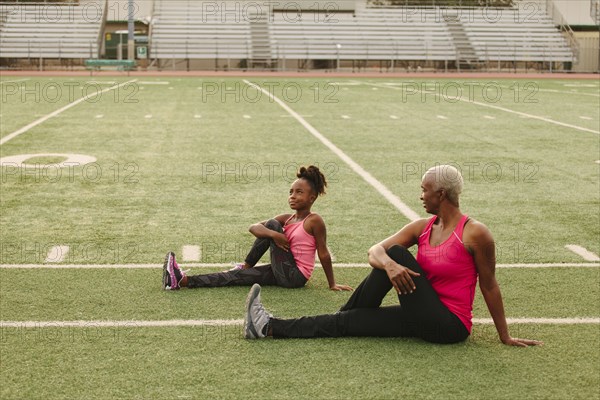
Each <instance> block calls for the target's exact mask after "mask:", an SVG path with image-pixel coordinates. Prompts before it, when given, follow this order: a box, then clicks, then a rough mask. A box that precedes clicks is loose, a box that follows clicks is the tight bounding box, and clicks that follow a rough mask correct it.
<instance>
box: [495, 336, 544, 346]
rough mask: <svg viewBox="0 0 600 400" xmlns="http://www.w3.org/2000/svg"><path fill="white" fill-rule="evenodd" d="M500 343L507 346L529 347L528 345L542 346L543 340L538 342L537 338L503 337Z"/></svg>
mask: <svg viewBox="0 0 600 400" xmlns="http://www.w3.org/2000/svg"><path fill="white" fill-rule="evenodd" d="M502 343H504V344H505V345H507V346H517V347H529V346H543V345H544V342H540V341H539V340H531V339H519V338H512V337H509V338H508V339H503V340H502Z"/></svg>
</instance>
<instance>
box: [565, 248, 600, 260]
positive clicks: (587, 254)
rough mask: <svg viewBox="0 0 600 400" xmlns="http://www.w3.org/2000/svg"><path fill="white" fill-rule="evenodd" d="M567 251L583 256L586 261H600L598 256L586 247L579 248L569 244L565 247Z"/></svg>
mask: <svg viewBox="0 0 600 400" xmlns="http://www.w3.org/2000/svg"><path fill="white" fill-rule="evenodd" d="M565 248H566V249H567V250H571V251H572V252H573V253H575V254H577V255H578V256H581V257H582V258H583V259H584V260H585V261H600V257H598V254H596V253H592V252H591V251H589V250H588V249H586V248H585V247H581V246H578V245H576V244H568V245H566V246H565Z"/></svg>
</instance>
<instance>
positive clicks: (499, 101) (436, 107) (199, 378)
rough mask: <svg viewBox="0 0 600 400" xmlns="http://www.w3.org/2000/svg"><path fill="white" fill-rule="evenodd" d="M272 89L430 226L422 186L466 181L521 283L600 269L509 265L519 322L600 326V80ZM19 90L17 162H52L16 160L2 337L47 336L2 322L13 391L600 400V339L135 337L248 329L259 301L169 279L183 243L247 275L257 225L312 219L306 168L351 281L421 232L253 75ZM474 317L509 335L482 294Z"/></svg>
mask: <svg viewBox="0 0 600 400" xmlns="http://www.w3.org/2000/svg"><path fill="white" fill-rule="evenodd" d="M249 81H251V82H252V83H254V84H258V85H260V86H261V87H262V88H264V89H266V90H267V91H268V92H270V93H272V94H273V95H275V96H276V97H277V98H278V99H281V100H283V101H284V102H285V103H286V104H287V105H288V106H289V107H290V108H291V109H292V110H293V111H294V112H295V113H297V114H298V115H300V116H301V118H303V120H304V121H306V122H307V123H308V124H310V125H311V126H312V127H313V128H314V129H315V130H316V131H318V132H319V133H320V134H322V135H323V136H324V137H326V138H327V139H328V140H329V141H331V143H332V144H333V145H335V146H336V147H337V148H338V149H339V150H341V151H342V152H343V153H344V154H345V155H346V156H348V157H349V158H351V159H352V160H353V162H355V163H356V164H357V165H359V166H360V167H362V168H363V169H364V170H365V171H367V172H368V173H369V174H370V175H371V176H372V177H373V178H375V179H376V180H378V181H379V182H381V183H382V184H383V185H385V186H386V187H387V188H388V189H389V190H390V191H391V192H392V193H393V195H395V196H397V197H398V198H399V199H401V201H403V202H404V203H405V204H406V205H407V206H408V208H410V209H411V210H412V211H413V212H416V213H417V214H418V215H420V216H422V217H425V216H426V215H425V213H424V211H423V210H422V207H421V205H420V201H419V194H420V188H419V185H420V178H421V175H422V174H423V173H424V172H425V171H426V170H427V169H428V168H429V167H431V166H433V165H435V164H447V163H451V164H453V165H455V166H457V167H459V168H460V169H461V170H462V172H463V175H464V178H465V189H464V192H463V195H462V196H461V209H462V211H463V212H466V213H468V214H469V215H471V216H472V217H474V218H476V219H478V220H480V221H482V222H484V223H485V224H487V225H488V227H489V228H490V229H491V231H492V233H493V234H494V238H495V240H496V245H497V260H498V263H499V264H501V266H506V264H526V265H527V266H532V265H538V264H549V263H551V264H569V265H571V264H580V263H583V264H585V266H553V267H549V268H535V269H534V268H521V267H519V268H500V269H499V270H498V273H497V274H498V279H499V281H500V285H501V288H502V290H503V294H504V300H505V306H506V311H507V316H508V317H511V318H538V319H544V318H557V319H567V318H569V319H572V318H592V319H598V318H599V317H600V269H599V268H598V263H597V262H591V261H588V260H585V259H584V258H582V256H580V255H578V254H576V253H574V252H572V251H570V250H568V249H566V248H565V246H566V245H570V244H571V245H578V246H581V247H583V248H585V249H587V250H588V251H590V252H592V253H594V254H596V255H597V254H599V253H600V240H599V239H600V228H599V226H600V214H599V204H600V203H599V191H600V180H599V172H600V171H599V168H600V165H599V163H598V160H600V142H599V134H600V133H599V132H598V131H599V123H600V122H599V120H600V115H599V112H598V108H599V106H600V89H599V85H598V82H597V81H593V80H590V81H584V80H543V81H542V80H540V81H535V80H527V79H519V80H517V79H514V80H492V79H489V80H479V81H477V80H472V79H464V80H438V81H430V80H422V79H403V80H400V79H391V78H385V77H384V78H381V79H371V80H369V79H338V78H330V79H315V78H306V79H288V80H286V79H265V78H260V79H259V78H250V79H249ZM0 82H1V83H0V95H1V99H0V100H1V103H0V104H1V110H0V121H1V123H0V140H2V143H3V144H2V145H0V157H1V158H2V159H3V160H5V159H6V158H7V157H11V156H17V155H23V154H31V155H37V156H36V157H35V158H33V157H32V158H30V159H28V160H27V164H28V165H29V166H28V168H21V165H20V164H18V165H17V164H15V163H14V162H12V163H11V162H10V159H9V162H8V163H4V164H2V166H1V167H0V168H1V173H2V174H1V176H0V179H1V186H0V188H1V191H0V202H1V206H0V210H1V214H0V226H1V231H0V240H1V248H0V264H2V265H3V268H1V269H0V294H1V295H0V321H3V322H19V321H23V322H25V321H35V322H39V324H38V325H36V326H34V327H33V328H25V327H23V326H19V325H18V324H17V325H11V326H6V325H2V326H1V330H0V369H1V371H0V381H1V382H2V385H1V386H0V398H2V399H5V398H6V399H13V398H14V399H17V398H52V399H55V398H57V399H58V398H65V399H67V398H68V399H71V398H82V399H83V398H97V399H106V398H110V399H112V398H140V399H142V398H143V399H147V398H173V399H178V398H183V399H185V398H257V399H258V398H261V399H262V398H293V399H309V398H323V399H337V398H339V399H342V398H344V399H345V398H356V399H363V398H374V399H392V398H393V399H396V398H400V397H408V396H410V397H413V398H435V399H439V398H452V399H454V398H470V399H479V398H489V399H514V398H536V399H564V398H581V399H584V398H585V399H590V398H596V399H598V398H600V389H599V387H600V378H599V376H600V367H599V365H600V350H599V349H600V343H599V342H600V325H599V324H598V323H597V322H596V323H591V324H557V323H545V322H544V323H542V322H540V323H521V324H515V325H513V326H512V332H513V334H514V335H515V336H523V337H529V338H535V339H539V340H543V341H544V342H545V343H546V344H545V346H543V347H539V348H529V349H517V348H508V347H505V346H503V345H502V344H501V343H500V342H499V341H498V340H497V337H496V335H495V331H494V327H493V325H488V324H476V325H475V326H474V332H473V335H472V337H471V338H469V340H467V342H465V343H463V344H460V345H453V346H438V345H431V344H426V343H424V342H422V341H418V340H401V339H398V340H390V339H376V338H372V339H364V338H363V339H357V338H345V339H338V340H332V339H327V340H306V341H302V340H288V341H277V340H264V341H260V342H248V341H246V340H244V339H242V337H241V333H240V330H241V327H240V326H238V325H233V326H231V325H226V323H225V322H223V323H222V324H218V323H217V326H196V327H183V326H175V327H142V326H141V325H140V324H136V323H135V322H127V321H166V320H239V319H241V318H242V317H243V306H244V300H245V296H246V293H247V288H225V289H207V290H195V291H193V290H187V291H186V290H182V291H180V292H176V293H170V292H164V291H161V290H160V269H158V267H160V265H161V264H162V259H163V258H164V254H165V253H166V252H167V251H168V250H173V251H175V252H176V253H177V254H178V255H180V253H181V249H182V246H197V249H199V258H198V259H196V260H192V261H191V264H190V265H192V266H193V267H194V268H193V270H192V272H193V273H200V272H206V271H215V270H218V269H219V268H217V267H211V269H207V268H205V265H204V264H223V265H225V264H229V263H231V262H234V261H241V260H242V259H243V258H244V257H245V252H246V251H247V250H248V248H249V246H250V244H251V243H252V236H251V235H250V234H249V233H248V232H247V228H248V226H249V225H250V224H252V223H254V222H256V221H260V220H264V219H267V218H269V217H271V216H273V215H276V214H280V213H284V212H287V211H288V208H287V192H288V189H289V185H290V184H291V182H292V180H293V177H294V172H295V169H296V168H297V167H298V166H300V165H304V164H310V163H318V165H319V166H320V167H321V168H322V169H323V171H324V172H325V174H326V176H327V177H328V179H329V187H328V194H327V195H326V196H325V197H323V198H321V199H319V200H318V201H317V203H316V204H315V206H314V208H313V210H314V211H316V212H318V213H319V214H321V215H322V216H323V218H324V219H325V221H326V223H327V227H328V242H329V243H328V244H329V247H330V249H331V251H332V253H333V254H334V257H335V262H334V266H335V265H338V268H336V269H335V273H336V277H337V281H338V282H339V283H345V284H350V285H353V286H356V285H358V284H359V283H360V281H361V280H362V278H363V277H364V276H365V274H366V273H367V271H368V269H367V268H366V267H358V268H343V267H342V265H343V264H349V263H350V264H364V263H366V251H367V249H368V248H369V247H370V246H371V245H372V244H374V243H376V242H378V241H380V240H382V239H383V238H385V237H387V236H389V235H391V234H393V233H394V232H395V231H397V230H398V229H399V228H401V227H402V226H403V225H404V224H406V223H407V222H408V221H409V219H408V217H407V216H405V215H403V214H402V213H401V212H400V211H399V210H398V209H397V208H395V207H394V206H393V205H392V204H391V203H390V202H389V201H388V200H387V199H386V198H384V197H383V196H382V195H381V194H380V193H379V192H378V191H377V190H376V189H375V188H374V187H373V186H372V185H371V184H370V183H368V182H367V181H366V180H364V179H363V178H362V177H361V176H360V175H359V174H357V173H356V172H355V171H354V170H352V168H351V167H350V166H349V165H348V164H347V163H345V162H344V161H343V160H342V159H341V158H340V157H338V155H336V154H334V152H332V151H331V149H330V148H328V147H327V146H325V145H324V144H323V143H322V142H321V141H319V140H318V139H317V138H316V137H315V136H313V135H312V134H311V133H310V132H309V131H308V130H307V129H306V127H305V126H303V125H302V124H301V123H300V122H299V121H298V120H297V119H295V118H294V117H292V115H291V114H290V113H289V112H288V111H286V110H284V109H283V108H282V107H281V106H280V105H279V104H278V103H276V102H275V101H273V100H272V99H271V98H269V97H268V96H266V95H265V94H264V93H261V92H259V91H257V90H256V89H255V88H254V87H253V86H250V85H249V84H248V83H246V82H244V80H242V79H234V78H223V79H221V78H203V79H201V78H196V79H194V78H173V77H164V78H125V77H123V78H94V79H93V80H92V79H91V78H81V77H73V78H61V79H51V78H17V77H6V76H4V77H2V79H0ZM127 82H129V83H127ZM120 84H122V85H121V86H117V85H120ZM111 88H112V90H111ZM104 90H106V91H104ZM100 91H104V92H102V93H101V94H96V95H94V93H99V92H100ZM85 95H90V97H89V98H87V99H85V100H83V101H81V102H80V103H78V104H76V105H74V106H72V107H70V108H68V109H65V110H64V111H62V112H60V113H57V115H55V116H53V117H51V118H48V119H47V120H44V121H43V122H40V123H39V124H37V125H35V126H33V127H31V128H30V129H28V130H25V131H24V132H23V133H21V134H18V135H14V133H15V132H17V133H18V132H19V130H22V128H24V127H27V126H28V125H29V124H31V123H33V122H34V121H36V120H39V119H40V118H45V117H47V116H49V115H50V114H51V113H53V112H55V111H57V110H60V109H61V108H63V107H65V106H68V105H69V104H71V103H73V102H74V101H77V100H78V99H82V98H83V96H85ZM55 154H79V155H86V156H92V157H94V158H95V159H96V161H95V162H94V163H91V164H85V165H81V164H77V163H74V164H69V165H67V166H64V167H62V168H60V167H57V166H56V164H55V163H59V162H63V161H65V160H66V157H64V156H56V155H55ZM67 161H68V160H67ZM59 245H60V246H68V249H69V250H68V252H66V251H64V250H63V254H59V256H61V257H60V258H61V260H60V262H56V261H58V259H57V257H54V258H52V257H49V252H50V249H52V248H53V247H54V246H59ZM63 249H64V247H63ZM55 256H56V254H55ZM25 264H28V265H29V266H30V267H31V266H32V265H33V266H34V268H23V267H22V266H25ZM138 264H139V268H136V265H138ZM152 264H155V265H156V267H157V268H148V267H151V266H152ZM184 264H185V263H184ZM42 265H43V266H45V267H44V268H39V266H42ZM66 265H69V266H76V267H82V266H89V265H100V266H104V267H106V265H114V267H115V268H92V269H83V268H59V267H61V266H63V267H64V266H66ZM590 265H592V267H591V268H590ZM20 266H21V267H20ZM35 266H38V267H35ZM124 266H128V268H127V269H125V268H123V267H124ZM8 267H10V268H8ZM15 267H16V268H15ZM142 267H143V268H142ZM220 268H223V267H220ZM348 296H349V294H348V293H333V292H330V291H328V290H327V285H326V280H325V278H324V276H323V273H322V271H321V270H320V269H317V270H316V271H315V275H314V277H313V279H312V280H311V282H310V283H309V284H308V285H307V287H306V288H304V289H300V290H285V289H280V288H265V289H264V290H263V299H264V302H265V305H266V306H267V308H268V309H269V310H271V311H272V312H273V313H274V314H275V315H277V316H282V317H295V316H301V315H305V314H317V313H328V312H333V311H335V310H336V309H337V308H338V307H339V306H340V305H341V304H342V303H343V302H344V301H345V300H346V299H347V298H348ZM386 301H387V302H388V303H390V304H391V303H393V302H394V298H393V296H389V298H388V299H387V300H386ZM474 316H475V318H489V314H488V313H487V310H486V307H485V303H484V302H483V299H482V298H481V296H480V295H478V297H477V298H476V300H475V305H474ZM61 321H105V322H106V321H112V322H114V323H115V326H111V327H99V326H96V325H94V324H93V323H91V324H85V323H82V325H81V326H80V327H68V326H61V323H60V322H61Z"/></svg>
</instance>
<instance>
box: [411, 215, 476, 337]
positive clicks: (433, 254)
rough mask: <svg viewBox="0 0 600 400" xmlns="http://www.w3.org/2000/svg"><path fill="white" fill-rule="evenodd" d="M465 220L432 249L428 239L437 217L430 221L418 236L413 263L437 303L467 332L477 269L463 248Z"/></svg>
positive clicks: (469, 325)
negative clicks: (414, 262)
mask: <svg viewBox="0 0 600 400" xmlns="http://www.w3.org/2000/svg"><path fill="white" fill-rule="evenodd" d="M468 218H469V217H468V216H467V215H463V217H462V218H461V219H460V221H459V222H458V225H456V228H455V229H454V232H452V234H451V235H450V237H449V238H448V239H446V241H444V242H443V243H442V244H440V245H439V246H435V247H432V246H431V245H430V243H429V238H430V236H431V228H432V226H433V224H434V222H435V221H436V219H437V216H434V217H433V218H431V219H430V220H429V222H428V223H427V226H426V227H425V230H424V231H423V233H422V234H421V236H419V250H418V252H417V262H418V263H419V265H420V266H421V267H422V268H423V271H425V276H426V278H427V280H429V282H430V283H431V286H432V287H433V289H434V290H435V291H436V293H437V294H438V296H439V298H440V301H441V302H442V303H443V304H444V305H445V306H446V307H448V309H449V310H450V311H451V312H452V313H454V314H455V315H456V316H457V317H458V318H459V319H460V320H461V321H462V323H463V324H464V325H465V327H466V328H467V330H468V331H469V332H471V328H472V327H473V321H472V319H473V300H474V298H475V286H476V285H477V268H476V267H475V261H474V260H473V257H472V256H471V254H469V252H468V251H467V249H465V245H464V243H463V241H462V236H463V230H464V227H465V223H466V222H467V219H468Z"/></svg>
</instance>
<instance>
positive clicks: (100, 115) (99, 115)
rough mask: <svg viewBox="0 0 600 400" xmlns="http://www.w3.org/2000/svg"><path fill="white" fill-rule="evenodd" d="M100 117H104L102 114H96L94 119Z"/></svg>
mask: <svg viewBox="0 0 600 400" xmlns="http://www.w3.org/2000/svg"><path fill="white" fill-rule="evenodd" d="M102 118H104V114H98V115H96V119H102Z"/></svg>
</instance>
